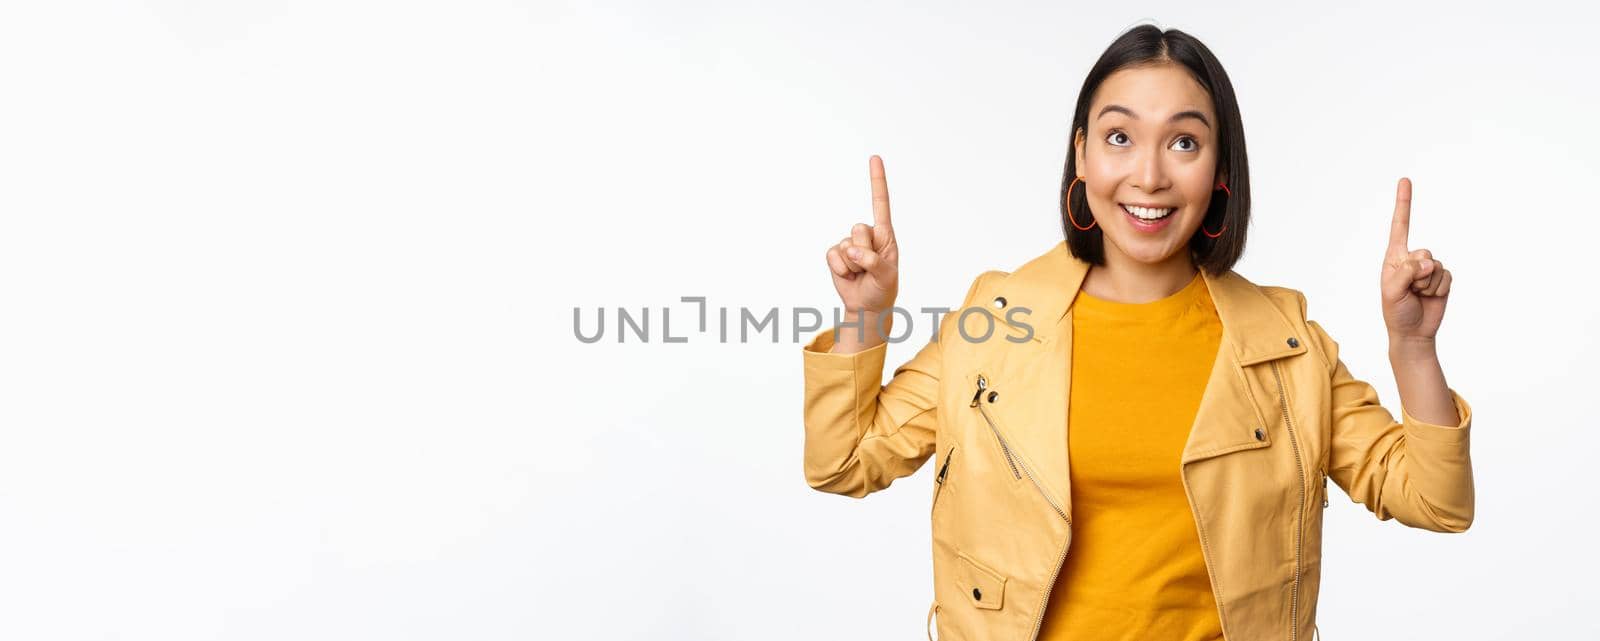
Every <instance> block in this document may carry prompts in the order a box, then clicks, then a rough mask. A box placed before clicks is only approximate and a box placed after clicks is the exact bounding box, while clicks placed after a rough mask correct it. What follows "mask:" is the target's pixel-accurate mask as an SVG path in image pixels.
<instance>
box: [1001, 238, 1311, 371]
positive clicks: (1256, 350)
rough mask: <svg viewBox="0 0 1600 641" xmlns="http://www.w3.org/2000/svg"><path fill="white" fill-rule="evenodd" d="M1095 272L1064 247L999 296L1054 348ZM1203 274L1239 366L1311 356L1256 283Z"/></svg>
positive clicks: (1015, 275) (1016, 276)
mask: <svg viewBox="0 0 1600 641" xmlns="http://www.w3.org/2000/svg"><path fill="white" fill-rule="evenodd" d="M1089 267H1090V265H1089V263H1087V262H1085V261H1084V260H1082V259H1080V258H1078V257H1076V256H1073V255H1072V252H1071V250H1069V249H1067V242H1066V241H1064V240H1063V241H1058V242H1057V243H1056V245H1055V247H1052V248H1051V249H1050V251H1047V252H1045V253H1044V254H1042V255H1040V256H1038V257H1037V258H1034V259H1033V260H1030V261H1028V262H1027V263H1026V264H1024V265H1022V266H1021V267H1018V268H1017V269H1016V270H1015V271H1013V272H1012V273H1011V275H1010V277H1008V278H1006V280H1005V282H1004V283H1002V284H1001V285H1000V287H999V290H1000V291H999V293H1000V294H1001V295H1004V296H1006V298H1007V299H1008V306H1017V307H1024V308H1027V309H1028V310H1030V311H1029V314H1028V317H1027V318H1028V319H1029V322H1030V324H1032V325H1033V327H1034V331H1035V334H1034V338H1035V340H1040V341H1045V342H1048V341H1050V340H1052V339H1053V338H1054V337H1056V336H1057V335H1059V334H1060V333H1061V329H1062V325H1063V323H1065V322H1067V314H1068V313H1069V312H1070V311H1071V308H1072V303H1073V301H1074V300H1075V299H1076V298H1077V295H1078V290H1079V289H1080V288H1081V287H1082V286H1083V280H1084V276H1086V275H1087V274H1088V273H1089ZM1200 273H1201V276H1202V278H1204V279H1205V282H1206V289H1208V290H1209V291H1210V294H1211V300H1212V304H1213V305H1214V306H1215V307H1216V309H1217V316H1218V317H1219V318H1220V319H1221V320H1222V327H1223V330H1222V331H1223V339H1224V340H1223V342H1224V343H1225V344H1226V345H1229V346H1231V347H1232V350H1233V355H1234V357H1235V359H1236V360H1237V362H1238V364H1239V365H1241V366H1243V365H1251V364H1254V363H1259V362H1263V361H1268V360H1272V359H1275V358H1281V357H1284V356H1293V355H1295V354H1299V353H1302V352H1304V351H1306V345H1305V340H1302V338H1303V337H1297V336H1296V332H1295V330H1294V326H1293V325H1291V324H1290V322H1289V319H1287V318H1285V317H1284V315H1283V313H1282V312H1281V311H1279V309H1278V307H1277V305H1274V304H1273V302H1272V301H1271V300H1270V299H1268V298H1267V295H1266V293H1265V292H1263V291H1262V290H1261V288H1260V287H1258V286H1257V285H1256V284H1255V283H1252V282H1250V281H1248V280H1246V279H1245V278H1244V277H1243V276H1240V275H1239V274H1238V273H1237V272H1235V271H1233V270H1231V269H1230V270H1228V271H1227V272H1226V273H1224V274H1221V275H1213V274H1210V273H1208V272H1206V271H1205V270H1203V269H1202V270H1200ZM1291 339H1294V340H1292V341H1291ZM1291 343H1292V345H1291Z"/></svg>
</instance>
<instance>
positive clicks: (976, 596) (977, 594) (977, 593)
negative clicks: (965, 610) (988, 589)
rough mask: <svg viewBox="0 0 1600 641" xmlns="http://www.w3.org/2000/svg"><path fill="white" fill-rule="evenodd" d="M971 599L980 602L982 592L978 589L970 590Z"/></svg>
mask: <svg viewBox="0 0 1600 641" xmlns="http://www.w3.org/2000/svg"><path fill="white" fill-rule="evenodd" d="M972 598H973V600H976V601H982V600H983V591H981V590H979V589H978V588H972Z"/></svg>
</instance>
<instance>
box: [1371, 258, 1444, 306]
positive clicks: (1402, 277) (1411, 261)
mask: <svg viewBox="0 0 1600 641" xmlns="http://www.w3.org/2000/svg"><path fill="white" fill-rule="evenodd" d="M1433 264H1434V263H1433V261H1432V260H1429V259H1427V258H1422V259H1417V258H1406V259H1403V260H1401V261H1400V263H1399V264H1398V265H1396V266H1395V268H1394V271H1391V272H1389V275H1388V277H1387V278H1385V279H1384V281H1383V295H1384V298H1386V299H1389V300H1399V299H1401V298H1403V297H1405V294H1406V291H1408V290H1410V289H1411V283H1412V282H1414V281H1416V280H1418V279H1421V278H1426V277H1427V276H1428V274H1431V273H1433Z"/></svg>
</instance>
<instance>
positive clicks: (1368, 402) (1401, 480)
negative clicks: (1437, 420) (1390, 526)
mask: <svg viewBox="0 0 1600 641" xmlns="http://www.w3.org/2000/svg"><path fill="white" fill-rule="evenodd" d="M1306 325H1307V327H1309V328H1310V330H1311V338H1312V349H1313V351H1316V352H1317V353H1318V355H1320V356H1321V357H1322V360H1323V362H1324V364H1325V365H1327V367H1328V374H1329V377H1330V379H1329V380H1330V385H1331V411H1332V417H1331V421H1330V425H1331V426H1332V434H1331V435H1330V436H1331V440H1330V447H1329V461H1328V476H1329V477H1330V478H1332V479H1333V481H1334V482H1335V483H1338V484H1339V487H1341V488H1344V491H1345V492H1346V493H1348V494H1349V495H1350V497H1351V498H1352V499H1355V500H1356V501H1359V502H1361V503H1364V504H1366V506H1367V509H1369V510H1371V511H1372V513H1373V514H1374V515H1376V516H1377V517H1378V519H1379V520H1388V519H1390V518H1393V519H1396V520H1398V521H1400V522H1401V523H1404V524H1406V525H1408V526H1411V527H1415V528H1422V529H1425V530H1432V531H1435V532H1463V531H1465V530H1466V529H1467V527H1469V526H1470V525H1472V511H1473V485H1472V460H1471V457H1470V455H1469V452H1468V450H1469V448H1468V445H1469V442H1468V435H1469V434H1470V432H1471V427H1472V407H1471V406H1470V405H1468V404H1467V401H1466V399H1464V398H1462V397H1461V395H1460V394H1458V393H1456V391H1455V390H1454V389H1449V392H1450V397H1451V399H1452V401H1453V402H1454V404H1455V407H1456V413H1457V415H1458V416H1459V417H1460V422H1459V423H1458V424H1456V425H1438V424H1434V423H1426V422H1423V421H1419V420H1417V419H1416V418H1415V417H1413V416H1411V414H1410V413H1409V412H1407V411H1405V408H1404V407H1403V406H1402V408H1401V411H1400V417H1401V420H1399V421H1396V420H1395V419H1394V415H1392V414H1391V413H1390V412H1389V410H1387V409H1384V407H1383V405H1381V404H1379V402H1378V392H1377V390H1375V389H1373V387H1372V385H1371V384H1369V383H1367V382H1366V381H1363V380H1360V379H1357V378H1355V377H1354V376H1352V375H1351V374H1350V371H1349V369H1347V368H1346V367H1345V364H1344V361H1342V360H1341V359H1340V358H1339V344H1338V343H1337V342H1335V341H1334V340H1333V339H1332V338H1330V337H1329V336H1328V333H1327V332H1326V331H1324V330H1323V329H1322V326H1321V325H1319V324H1317V322H1316V321H1310V320H1308V321H1306Z"/></svg>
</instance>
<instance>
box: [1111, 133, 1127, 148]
mask: <svg viewBox="0 0 1600 641" xmlns="http://www.w3.org/2000/svg"><path fill="white" fill-rule="evenodd" d="M1118 138H1120V139H1121V140H1122V142H1112V141H1113V140H1116V139H1118ZM1127 140H1128V134H1125V133H1122V132H1120V131H1117V130H1115V129H1113V130H1111V133H1109V134H1106V142H1109V143H1111V146H1113V147H1126V146H1128V145H1127Z"/></svg>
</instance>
